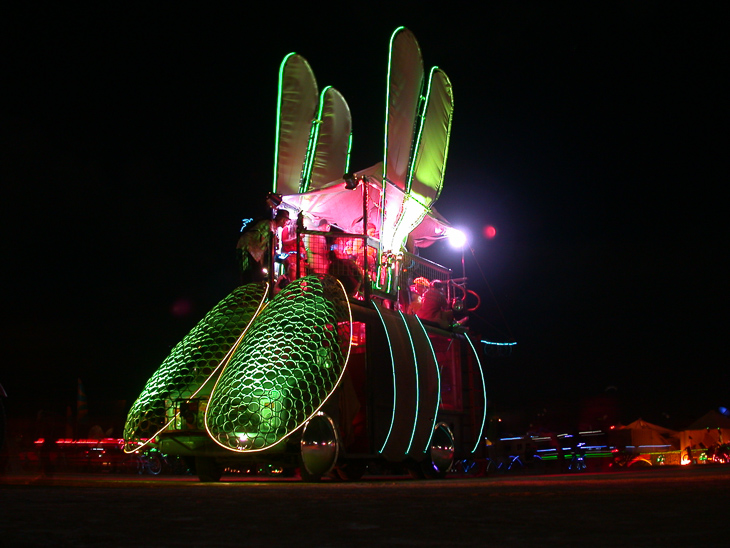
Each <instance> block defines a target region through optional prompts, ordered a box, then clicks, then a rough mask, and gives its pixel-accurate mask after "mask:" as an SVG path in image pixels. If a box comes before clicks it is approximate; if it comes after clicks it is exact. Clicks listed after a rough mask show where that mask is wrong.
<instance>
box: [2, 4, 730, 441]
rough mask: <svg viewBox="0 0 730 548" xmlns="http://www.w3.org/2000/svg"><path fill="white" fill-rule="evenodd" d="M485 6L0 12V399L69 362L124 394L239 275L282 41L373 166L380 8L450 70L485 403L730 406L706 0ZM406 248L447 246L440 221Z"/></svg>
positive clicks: (57, 395) (267, 174)
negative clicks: (501, 344) (334, 105)
mask: <svg viewBox="0 0 730 548" xmlns="http://www.w3.org/2000/svg"><path fill="white" fill-rule="evenodd" d="M317 5H319V4H317ZM483 5H484V7H483V11H482V12H481V13H476V12H473V11H469V12H466V11H460V10H455V9H449V10H448V11H446V12H442V10H443V8H442V9H436V8H435V7H431V8H419V9H418V10H406V9H402V10H401V11H402V12H401V13H380V12H376V11H374V9H373V8H372V7H370V8H367V9H366V8H363V9H362V10H356V9H355V6H356V4H352V3H350V4H346V6H348V8H347V9H346V11H348V13H346V14H343V15H341V16H334V15H324V11H322V12H319V13H318V12H317V11H316V9H321V10H325V8H324V6H322V7H321V8H316V7H315V5H313V4H308V5H307V9H306V10H303V9H301V10H300V11H297V9H295V8H284V7H283V4H277V5H276V6H275V7H272V8H268V7H263V8H262V9H263V10H264V13H263V14H261V13H259V14H257V15H255V16H254V14H253V9H250V10H247V9H239V10H234V9H230V10H213V9H209V8H200V9H198V10H192V9H189V8H186V7H181V6H180V5H178V4H176V3H170V4H168V5H166V6H165V7H161V6H159V5H156V4H153V5H146V6H145V7H127V5H125V6H124V7H120V8H119V10H118V11H117V10H113V9H111V8H104V7H98V6H97V7H95V8H92V9H88V8H87V9H83V10H82V9H80V8H68V7H63V8H62V7H58V6H56V5H55V4H50V3H49V4H48V5H47V6H45V7H40V6H41V4H33V6H34V7H32V8H18V9H17V10H16V12H13V13H7V11H6V13H5V14H4V15H3V17H2V18H1V21H2V22H1V24H2V34H3V42H4V47H3V58H4V61H3V68H4V70H3V72H4V76H5V77H4V78H3V86H2V87H3V90H4V91H5V93H7V92H8V91H9V97H8V95H5V96H6V99H5V101H4V106H5V108H4V109H3V111H4V116H3V121H2V127H3V132H2V134H3V146H2V167H1V168H2V188H3V200H2V218H1V222H2V228H3V239H2V240H3V247H2V249H3V262H2V265H3V266H2V282H3V284H2V285H3V290H2V294H1V296H0V299H1V302H2V313H3V317H4V322H3V323H4V326H5V327H4V328H3V329H2V335H1V337H2V338H1V339H0V341H1V342H2V346H3V349H4V352H3V354H2V362H0V363H2V365H0V382H1V383H2V384H3V386H4V387H5V389H6V391H7V392H8V393H9V395H10V400H9V401H8V402H7V405H6V407H7V408H8V410H9V412H11V413H32V412H35V411H36V410H37V409H38V408H40V407H42V406H59V407H60V408H62V409H65V406H66V405H73V404H74V403H75V398H76V382H77V378H81V379H82V381H83V383H84V387H85V390H86V393H87V396H88V398H89V404H90V413H92V414H93V413H94V412H95V411H96V412H98V413H103V409H104V406H105V405H107V404H106V403H105V402H109V401H112V400H126V402H127V408H128V406H129V405H131V403H132V401H133V400H134V399H135V398H136V396H137V395H138V394H139V392H140V391H141V390H142V388H143V386H144V383H145V381H146V380H147V379H148V378H149V377H150V376H151V374H152V373H153V372H154V371H155V369H156V368H157V367H158V366H159V364H160V363H161V362H162V360H163V359H164V358H165V357H166V355H167V354H168V353H169V351H170V349H171V348H172V346H174V345H175V344H176V343H177V342H178V341H179V340H180V339H181V338H182V337H183V336H184V335H185V334H186V333H187V332H188V331H189V330H190V328H191V327H192V326H194V325H195V324H196V323H197V321H198V320H199V319H200V318H202V316H203V315H204V314H205V312H207V311H208V310H209V309H210V308H211V307H212V306H214V305H215V303H217V302H218V301H219V300H220V299H221V298H223V297H224V296H225V295H227V294H228V293H229V292H230V291H231V290H232V289H233V288H234V287H235V285H236V282H237V265H236V262H235V253H234V249H235V243H236V240H237V235H238V230H239V228H240V225H241V219H243V218H245V217H252V216H255V215H258V214H259V213H260V209H259V208H260V207H261V205H262V203H263V198H264V196H265V194H266V192H267V191H268V190H269V189H270V186H271V179H272V169H273V148H274V129H275V112H276V89H277V77H278V69H279V64H280V62H281V60H282V59H283V57H284V56H285V55H286V54H287V53H289V52H291V51H296V52H298V53H300V54H302V55H303V56H304V57H305V58H306V59H307V60H308V61H309V63H310V65H311V66H312V69H313V70H314V73H315V75H316V77H317V80H318V83H319V86H320V89H321V88H322V87H324V86H326V85H333V86H334V87H336V88H337V89H338V90H339V91H341V92H342V94H343V95H344V96H345V98H346V99H347V101H348V103H349V106H350V109H351V111H352V116H353V131H354V137H353V139H354V140H353V155H352V163H351V167H352V168H353V169H354V170H357V169H362V168H366V167H369V166H371V165H373V164H375V163H376V162H378V161H379V160H380V159H381V156H382V145H381V143H382V134H383V117H384V114H383V113H384V102H385V79H386V68H387V48H388V41H389V38H390V34H391V33H392V31H393V30H394V29H395V28H397V27H398V26H400V25H405V26H406V27H408V28H409V29H410V30H412V31H413V33H414V34H415V35H416V37H417V39H418V41H419V43H420V45H421V50H422V52H423V56H424V62H425V65H426V68H427V69H428V68H429V67H430V66H432V65H438V66H439V67H441V68H442V69H443V70H444V71H445V72H446V73H447V74H448V75H449V77H450V79H451V82H452V84H453V88H454V101H455V112H454V122H453V127H452V136H451V146H450V152H449V159H448V165H447V170H446V178H445V184H444V191H443V193H442V196H441V199H440V200H439V202H438V203H437V205H436V207H437V209H438V210H439V212H440V213H441V214H442V215H444V216H445V217H446V218H447V219H448V220H449V221H450V222H451V223H452V224H453V225H455V226H457V227H460V228H464V229H465V230H467V231H468V232H469V233H470V234H471V240H470V247H471V249H469V250H467V251H466V255H465V260H466V273H467V276H468V277H469V278H470V284H471V287H472V288H473V289H475V290H477V291H478V292H479V293H480V295H481V297H482V302H483V304H482V307H481V308H480V309H479V310H478V311H477V314H478V315H479V317H477V318H473V319H472V325H474V326H475V327H478V328H479V329H480V331H481V334H482V336H483V337H484V338H489V339H490V340H497V341H510V340H513V341H517V343H518V344H517V345H516V346H515V348H514V350H513V352H512V354H511V355H510V356H505V357H492V358H489V359H488V360H487V362H486V364H485V365H486V369H487V379H488V387H487V388H488V396H489V398H490V403H491V404H492V405H494V408H495V409H496V410H498V411H499V412H504V413H508V412H512V413H519V414H521V415H523V416H524V417H526V420H528V421H529V422H531V423H534V421H536V420H539V419H536V418H535V417H537V416H538V415H540V414H542V415H543V416H544V415H545V414H547V415H549V414H550V413H558V412H559V410H561V409H562V410H564V409H566V408H569V409H571V410H572V412H574V413H576V414H578V413H580V412H581V409H584V408H585V407H586V406H590V405H591V403H590V402H591V401H595V400H596V398H602V397H603V398H605V397H609V398H610V399H611V400H612V401H613V402H615V405H617V406H618V407H617V409H618V411H617V412H618V414H619V418H620V419H621V420H622V421H624V422H629V421H632V420H635V419H637V418H639V417H643V418H644V419H646V420H650V421H652V422H657V423H659V424H662V425H666V426H675V427H682V426H685V425H686V424H687V422H686V421H688V420H691V419H693V418H698V417H699V416H701V415H703V414H704V413H705V412H707V411H708V410H710V409H716V408H718V407H719V406H728V407H730V405H728V404H730V394H729V393H728V381H729V380H730V379H729V377H730V375H728V351H727V343H726V339H727V332H728V321H727V319H726V308H727V307H726V304H727V274H726V268H727V267H723V266H722V263H724V260H723V259H726V257H727V255H728V248H727V243H726V238H725V236H726V235H727V232H728V231H727V229H726V226H725V223H724V222H723V221H724V220H725V217H726V216H727V213H726V210H727V207H726V206H725V204H724V203H723V202H724V201H725V200H726V198H724V196H725V192H724V189H723V187H725V186H726V185H727V180H728V178H727V174H726V172H727V168H726V166H725V164H726V158H727V136H726V134H727V125H728V100H727V98H728V93H727V91H728V90H727V87H726V85H724V84H722V82H723V81H724V80H725V77H724V76H727V75H726V74H725V73H726V72H727V69H726V68H724V63H723V62H722V59H723V58H724V57H725V56H726V55H725V53H723V52H726V49H727V48H726V43H725V42H726V40H725V35H726V33H727V32H726V28H725V27H726V25H724V24H723V22H726V21H727V18H726V17H725V16H724V13H723V12H722V9H721V8H720V6H721V4H720V3H718V4H714V3H700V4H699V5H695V4H687V3H673V2H606V3H593V2H590V3H585V2H576V3H558V4H555V3H547V2H519V3H516V2H498V3H492V2H487V3H485V4H483ZM140 6H141V5H140ZM342 6H343V4H340V8H339V9H340V11H341V10H342ZM4 11H5V10H4ZM281 18H285V19H286V20H285V21H283V22H280V21H279V20H280V19H281ZM721 167H722V169H721ZM488 225H492V226H494V227H496V229H497V235H496V237H495V238H493V239H486V238H485V237H484V236H482V232H483V228H484V227H485V226H488ZM472 249H473V253H472ZM424 255H428V256H430V257H432V258H434V259H436V260H439V261H443V262H444V263H445V264H447V265H448V266H451V267H452V268H454V269H456V270H460V268H461V266H460V261H461V256H460V254H459V253H458V252H455V251H453V250H451V249H450V248H449V247H448V246H447V245H446V244H443V243H439V244H437V245H435V246H433V248H431V249H430V250H429V252H428V253H424ZM475 258H476V259H475ZM476 261H478V265H477V262H476ZM95 406H96V407H95ZM545 410H546V411H545ZM125 411H126V410H125ZM683 421H684V422H683Z"/></svg>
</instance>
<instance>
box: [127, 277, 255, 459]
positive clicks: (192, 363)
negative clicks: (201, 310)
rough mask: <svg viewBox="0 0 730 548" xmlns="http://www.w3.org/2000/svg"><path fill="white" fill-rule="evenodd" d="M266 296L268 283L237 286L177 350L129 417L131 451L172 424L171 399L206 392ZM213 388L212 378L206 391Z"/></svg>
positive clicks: (128, 434)
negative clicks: (206, 384) (212, 376)
mask: <svg viewBox="0 0 730 548" xmlns="http://www.w3.org/2000/svg"><path fill="white" fill-rule="evenodd" d="M265 294H266V284H247V285H243V286H241V287H238V288H237V289H235V290H234V291H233V292H232V293H231V294H230V295H228V296H227V297H226V298H225V299H223V300H222V301H221V302H219V303H218V304H217V305H216V306H215V307H214V308H213V309H212V310H211V311H210V312H208V314H206V315H205V317H204V318H203V319H202V320H201V321H200V322H199V323H198V324H197V325H196V326H195V327H194V328H193V329H192V330H191V331H190V333H188V334H187V335H186V336H185V338H184V339H183V340H182V341H180V342H179V343H178V344H177V345H175V347H174V348H173V349H172V352H171V353H170V355H169V356H168V357H167V358H166V359H165V361H163V362H162V365H161V366H160V367H159V369H158V370H157V371H156V372H155V374H154V375H153V376H152V378H150V380H149V381H147V384H146V386H145V388H144V390H143V391H142V394H140V396H139V398H137V401H135V402H134V405H132V408H131V409H130V411H129V414H128V415H127V422H126V424H125V426H124V440H125V441H126V448H127V449H134V446H135V445H136V444H138V443H139V442H140V441H141V440H143V439H148V438H151V437H153V436H155V435H156V434H157V433H158V432H159V431H160V430H161V429H162V428H163V427H165V425H166V424H167V423H168V422H170V420H171V419H172V418H173V417H172V416H171V413H172V411H171V409H172V408H171V403H170V402H171V401H172V400H184V399H187V398H192V397H193V395H194V394H195V393H196V391H198V390H199V389H200V388H202V387H203V384H204V383H206V380H207V379H208V378H209V377H210V376H211V375H212V374H213V372H214V371H215V369H216V368H217V367H218V365H219V364H220V363H221V361H222V360H223V359H224V358H225V356H226V354H227V353H228V351H229V350H230V349H231V348H232V347H233V345H234V344H235V343H236V341H237V340H238V338H239V337H240V335H241V333H242V331H243V330H244V329H245V328H246V326H247V325H248V324H249V322H250V321H251V319H252V318H253V316H254V314H255V313H256V311H257V310H258V308H259V306H260V304H261V302H262V300H263V298H264V296H265ZM217 374H220V371H218V372H217ZM212 383H213V379H211V381H210V383H208V385H209V386H208V387H207V390H210V386H212ZM203 391H204V390H201V392H203ZM201 426H202V425H201Z"/></svg>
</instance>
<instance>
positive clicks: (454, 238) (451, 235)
mask: <svg viewBox="0 0 730 548" xmlns="http://www.w3.org/2000/svg"><path fill="white" fill-rule="evenodd" d="M446 237H447V238H448V239H449V243H450V244H451V247H455V248H457V249H460V248H462V247H464V245H466V234H464V233H463V232H462V231H461V230H457V229H456V228H449V229H447V230H446Z"/></svg>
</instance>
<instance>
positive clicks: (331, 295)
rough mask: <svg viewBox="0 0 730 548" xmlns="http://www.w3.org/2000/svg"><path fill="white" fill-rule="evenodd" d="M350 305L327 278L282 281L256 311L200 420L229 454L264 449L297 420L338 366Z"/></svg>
mask: <svg viewBox="0 0 730 548" xmlns="http://www.w3.org/2000/svg"><path fill="white" fill-rule="evenodd" d="M351 338H352V322H351V318H350V305H349V303H348V301H347V296H346V295H345V292H344V289H343V287H342V285H341V284H340V283H339V282H338V281H337V280H336V279H335V278H333V277H331V276H325V275H317V276H307V277H304V278H300V279H298V280H296V281H294V282H292V283H290V284H289V285H288V286H287V287H286V288H285V289H284V290H282V291H281V292H280V293H279V294H278V295H276V297H275V298H274V299H273V300H272V301H271V303H269V305H268V306H267V307H266V308H265V309H264V310H263V311H262V312H261V313H260V314H259V315H258V316H257V318H256V320H255V321H254V323H253V324H252V325H251V328H250V329H249V331H248V332H247V333H246V335H245V336H244V338H243V340H242V341H241V344H240V345H239V347H238V348H237V349H236V352H235V353H234V354H233V356H232V357H231V359H230V360H229V362H228V364H227V365H226V368H225V369H224V371H223V372H222V373H221V375H220V378H219V379H218V382H217V384H216V386H215V388H214V389H213V393H212V395H211V397H210V402H209V404H208V407H207V411H206V413H207V414H206V417H205V423H206V427H207V429H208V432H209V434H210V435H211V437H212V438H213V440H215V441H216V442H217V443H219V444H220V445H222V446H223V447H226V448H227V449H232V450H234V451H240V452H247V451H258V450H261V449H266V448H267V447H271V446H272V445H274V444H276V443H278V442H279V441H281V440H283V439H284V438H286V437H287V436H289V435H290V434H291V433H292V432H294V431H295V430H296V429H297V428H299V427H300V426H301V425H302V424H304V423H305V422H306V421H307V420H308V419H309V417H311V416H312V415H313V414H314V413H315V412H316V411H317V410H318V409H319V408H320V407H321V406H322V404H323V403H324V402H325V400H326V399H327V398H328V397H329V395H330V394H331V393H332V392H333V390H334V389H335V388H336V387H337V384H338V382H339V380H340V377H341V376H342V373H343V371H344V369H345V365H346V362H347V359H348V356H349V348H350V342H351Z"/></svg>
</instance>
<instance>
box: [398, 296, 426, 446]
mask: <svg viewBox="0 0 730 548" xmlns="http://www.w3.org/2000/svg"><path fill="white" fill-rule="evenodd" d="M398 314H400V317H401V320H402V321H403V325H404V326H405V328H406V333H407V334H408V341H409V342H410V343H411V352H413V368H414V370H415V373H416V414H415V416H414V418H413V431H412V432H411V439H410V441H409V442H408V449H406V455H407V454H408V453H410V452H411V447H412V446H413V438H415V436H416V429H417V427H418V412H419V410H420V405H421V404H420V400H421V387H420V386H419V385H420V378H419V375H418V356H417V355H416V347H415V345H414V344H413V337H412V336H411V330H410V329H408V323H407V322H406V318H405V316H404V315H403V312H402V311H400V310H399V311H398Z"/></svg>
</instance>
